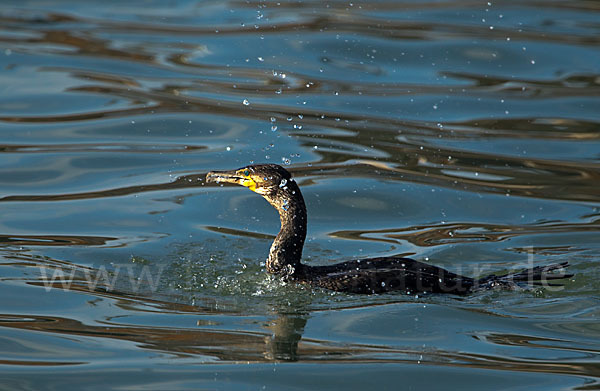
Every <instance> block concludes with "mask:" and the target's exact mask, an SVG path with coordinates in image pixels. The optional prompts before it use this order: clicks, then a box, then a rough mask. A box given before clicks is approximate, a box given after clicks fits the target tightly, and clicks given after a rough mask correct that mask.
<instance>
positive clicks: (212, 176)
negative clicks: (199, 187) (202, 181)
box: [206, 171, 246, 185]
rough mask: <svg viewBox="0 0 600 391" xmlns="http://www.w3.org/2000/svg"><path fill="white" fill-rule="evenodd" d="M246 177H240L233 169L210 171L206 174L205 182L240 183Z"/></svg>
mask: <svg viewBox="0 0 600 391" xmlns="http://www.w3.org/2000/svg"><path fill="white" fill-rule="evenodd" d="M245 179H246V178H244V177H241V176H239V175H238V174H237V172H235V171H211V172H209V173H208V174H206V182H207V183H222V182H225V183H235V184H236V185H241V184H242V182H244V180H245Z"/></svg>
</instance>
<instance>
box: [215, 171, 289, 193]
mask: <svg viewBox="0 0 600 391" xmlns="http://www.w3.org/2000/svg"><path fill="white" fill-rule="evenodd" d="M206 181H207V182H216V183H235V184H237V185H242V186H245V187H247V188H248V189H250V190H252V191H253V192H255V193H258V194H260V195H262V196H263V197H265V198H267V199H269V196H272V195H275V194H277V193H279V192H280V191H281V190H284V189H287V186H288V185H289V184H290V181H292V175H291V174H290V173H289V172H288V171H287V170H286V169H285V168H283V167H281V166H279V165H277V164H255V165H251V166H246V167H242V168H238V169H237V170H231V171H211V172H209V173H208V174H206Z"/></svg>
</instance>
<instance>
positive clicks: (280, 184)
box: [279, 178, 287, 187]
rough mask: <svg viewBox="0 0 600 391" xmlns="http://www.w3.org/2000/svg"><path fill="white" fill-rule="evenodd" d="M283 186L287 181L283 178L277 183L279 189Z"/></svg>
mask: <svg viewBox="0 0 600 391" xmlns="http://www.w3.org/2000/svg"><path fill="white" fill-rule="evenodd" d="M285 185H287V179H285V178H283V179H282V180H281V182H280V183H279V187H283V186H285Z"/></svg>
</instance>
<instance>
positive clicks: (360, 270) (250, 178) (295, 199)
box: [206, 164, 572, 295]
mask: <svg viewBox="0 0 600 391" xmlns="http://www.w3.org/2000/svg"><path fill="white" fill-rule="evenodd" d="M206 181H207V182H217V183H220V182H223V183H235V184H238V185H242V186H245V187H247V188H249V189H250V190H252V191H254V192H256V193H258V194H260V195H262V196H263V197H264V198H265V199H266V200H267V201H268V202H269V203H270V204H271V205H272V206H273V207H275V209H277V211H278V212H279V217H280V220H281V230H280V231H279V234H278V235H277V237H276V238H275V240H274V241H273V244H272V245H271V250H270V252H269V258H268V259H267V262H266V269H267V272H269V273H271V274H273V275H277V276H280V277H282V278H284V279H285V280H288V281H297V282H300V283H307V284H310V285H312V286H315V287H321V288H326V289H331V290H334V291H340V292H351V293H366V294H369V293H383V292H390V291H401V292H405V293H409V294H410V293H412V294H415V293H421V292H431V293H451V294H459V295H460V294H467V293H470V292H472V291H474V290H476V289H486V288H492V287H495V286H507V287H511V286H515V285H518V284H523V283H525V284H536V283H537V284H540V283H545V284H546V283H547V281H548V280H555V279H561V278H568V277H571V276H572V275H569V274H565V273H564V270H563V268H565V267H567V266H568V262H563V263H558V264H552V265H547V266H543V267H541V266H537V267H533V268H530V269H525V270H522V271H520V272H518V273H512V274H506V275H501V276H496V275H493V274H492V275H489V276H487V277H484V278H480V279H474V278H471V277H466V276H461V275H458V274H455V273H452V272H450V271H448V270H445V269H442V268H440V267H437V266H433V265H429V264H426V263H423V262H419V261H415V260H414V259H410V258H402V257H379V258H369V259H359V260H354V261H348V262H342V263H338V264H334V265H327V266H310V265H305V264H303V263H301V258H302V247H303V246H304V240H305V238H306V223H307V220H306V206H305V204H304V198H303V197H302V193H301V192H300V188H299V187H298V185H297V184H296V182H295V181H294V179H293V178H292V176H291V174H290V173H289V172H288V171H287V170H286V169H284V168H283V167H281V166H279V165H276V164H258V165H251V166H247V167H243V168H240V169H237V170H233V171H215V172H209V173H208V174H207V175H206ZM555 271H559V272H555ZM553 272H554V273H553ZM549 285H552V284H549Z"/></svg>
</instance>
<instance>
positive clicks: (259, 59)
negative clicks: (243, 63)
mask: <svg viewBox="0 0 600 391" xmlns="http://www.w3.org/2000/svg"><path fill="white" fill-rule="evenodd" d="M257 59H258V61H260V62H263V61H265V59H264V58H262V57H257Z"/></svg>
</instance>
